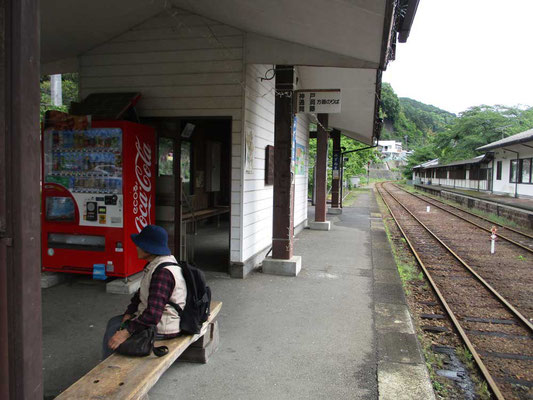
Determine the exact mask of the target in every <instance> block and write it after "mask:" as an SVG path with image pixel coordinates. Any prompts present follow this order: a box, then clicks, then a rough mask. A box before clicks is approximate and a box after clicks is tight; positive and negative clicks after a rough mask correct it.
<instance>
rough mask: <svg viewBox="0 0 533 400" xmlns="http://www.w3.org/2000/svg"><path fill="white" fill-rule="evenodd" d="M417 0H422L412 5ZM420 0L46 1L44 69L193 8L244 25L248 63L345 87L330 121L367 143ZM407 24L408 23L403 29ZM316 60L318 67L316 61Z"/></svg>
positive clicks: (318, 84)
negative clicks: (388, 73)
mask: <svg viewBox="0 0 533 400" xmlns="http://www.w3.org/2000/svg"><path fill="white" fill-rule="evenodd" d="M413 4H414V5H415V7H414V8H413ZM417 4H418V0H372V1H368V0H351V1H349V2H348V1H335V2H332V1H331V0H291V1H286V0H271V1H269V2H267V3H265V2H264V1H259V0H246V1H245V0H217V1H216V2H214V1H212V0H195V1H194V2H193V1H190V0H155V1H147V0H113V1H108V0H91V1H85V0H42V1H41V68H42V72H43V73H46V74H52V73H64V72H75V71H77V69H78V61H77V60H78V56H80V55H82V54H84V53H86V52H87V51H89V50H90V49H92V48H94V47H97V46H99V45H101V44H103V43H105V42H107V41H109V40H111V39H113V38H114V37H116V36H118V35H120V34H122V33H124V32H126V31H128V30H129V29H131V28H132V27H134V26H136V25H138V24H141V23H143V22H144V21H146V20H148V19H150V18H153V17H154V16H156V15H158V14H159V13H162V12H165V13H170V14H172V15H175V16H177V17H179V14H180V12H183V11H185V12H188V13H193V14H196V15H199V16H201V17H202V18H207V19H208V20H213V21H217V22H220V23H223V24H226V25H229V26H232V27H234V28H237V29H239V30H241V31H242V32H243V33H244V34H245V62H246V63H264V64H278V65H296V66H304V67H302V71H301V74H302V79H303V81H304V84H305V85H306V88H310V89H319V88H340V89H341V90H342V93H343V94H342V96H343V112H341V113H340V114H332V115H331V116H330V125H331V126H332V127H335V128H336V129H339V130H341V131H342V132H343V133H344V134H346V135H348V136H351V137H353V138H355V139H357V140H360V141H362V142H364V143H371V142H372V140H373V138H377V136H378V135H379V132H380V126H381V125H380V124H381V121H380V119H379V118H378V108H379V96H377V95H376V94H377V93H379V92H380V89H381V71H382V70H384V69H385V68H386V66H387V63H388V61H389V60H391V59H393V58H394V46H395V43H396V38H397V35H398V32H400V33H401V32H403V33H401V34H403V35H404V36H405V32H406V31H405V29H410V24H411V23H412V18H413V17H414V12H415V11H416V5H417ZM402 29H403V30H402ZM310 66H312V67H310ZM314 67H321V68H320V69H315V70H313V69H312V68H314Z"/></svg>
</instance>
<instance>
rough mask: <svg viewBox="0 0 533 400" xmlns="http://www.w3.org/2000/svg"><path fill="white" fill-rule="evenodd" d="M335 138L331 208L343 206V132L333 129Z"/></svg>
mask: <svg viewBox="0 0 533 400" xmlns="http://www.w3.org/2000/svg"><path fill="white" fill-rule="evenodd" d="M330 136H331V139H332V140H333V160H332V177H331V208H340V206H341V198H340V196H341V183H342V182H341V168H342V160H341V133H340V131H338V130H336V129H334V130H332V131H331V135H330Z"/></svg>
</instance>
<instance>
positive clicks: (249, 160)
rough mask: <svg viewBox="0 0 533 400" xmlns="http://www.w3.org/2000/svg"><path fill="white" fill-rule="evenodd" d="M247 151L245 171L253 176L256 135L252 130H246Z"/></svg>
mask: <svg viewBox="0 0 533 400" xmlns="http://www.w3.org/2000/svg"><path fill="white" fill-rule="evenodd" d="M245 136H246V137H245V141H246V143H245V150H246V156H245V166H244V171H245V172H246V173H247V174H253V172H254V149H255V145H254V133H253V131H252V130H251V129H247V130H246V135H245Z"/></svg>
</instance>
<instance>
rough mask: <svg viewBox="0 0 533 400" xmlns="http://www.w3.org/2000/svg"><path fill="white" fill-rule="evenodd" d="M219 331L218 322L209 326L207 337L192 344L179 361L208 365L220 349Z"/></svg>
mask: <svg viewBox="0 0 533 400" xmlns="http://www.w3.org/2000/svg"><path fill="white" fill-rule="evenodd" d="M218 330H219V329H218V321H214V322H212V323H211V324H209V328H208V329H207V332H206V333H205V335H204V336H202V337H201V338H200V339H198V340H197V341H196V342H194V343H193V344H191V345H190V346H189V348H188V349H187V350H185V351H184V352H183V354H182V355H181V356H180V357H179V358H178V361H182V362H193V363H201V364H206V363H207V362H208V361H209V357H210V356H211V354H213V353H214V352H215V351H217V349H218V343H219V341H220V335H219V331H218Z"/></svg>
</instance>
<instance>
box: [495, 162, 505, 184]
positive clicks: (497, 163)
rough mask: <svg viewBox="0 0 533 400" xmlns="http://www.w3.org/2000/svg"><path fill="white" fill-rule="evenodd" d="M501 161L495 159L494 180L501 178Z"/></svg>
mask: <svg viewBox="0 0 533 400" xmlns="http://www.w3.org/2000/svg"><path fill="white" fill-rule="evenodd" d="M502 170H503V161H496V180H497V181H501V180H502Z"/></svg>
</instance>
